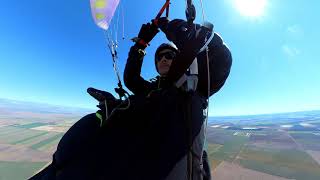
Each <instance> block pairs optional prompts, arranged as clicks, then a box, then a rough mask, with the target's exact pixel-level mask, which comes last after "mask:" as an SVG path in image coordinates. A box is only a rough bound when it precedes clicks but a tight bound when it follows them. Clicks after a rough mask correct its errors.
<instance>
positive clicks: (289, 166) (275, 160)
mask: <svg viewBox="0 0 320 180" xmlns="http://www.w3.org/2000/svg"><path fill="white" fill-rule="evenodd" d="M240 157H241V158H240V164H241V165H242V166H243V167H245V168H248V169H253V170H256V171H260V172H264V173H267V174H272V175H276V176H281V177H285V178H289V179H290V178H291V179H301V180H302V179H303V180H316V179H320V166H319V165H318V164H317V163H316V162H315V161H314V160H313V159H312V158H311V157H310V156H309V155H308V154H307V153H305V152H303V151H298V150H272V149H268V150H266V149H259V148H250V149H249V148H246V149H244V150H243V151H242V152H241V154H240Z"/></svg>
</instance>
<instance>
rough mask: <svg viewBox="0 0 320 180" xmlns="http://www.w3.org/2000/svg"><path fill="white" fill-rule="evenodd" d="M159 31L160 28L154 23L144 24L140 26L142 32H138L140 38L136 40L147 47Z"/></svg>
mask: <svg viewBox="0 0 320 180" xmlns="http://www.w3.org/2000/svg"><path fill="white" fill-rule="evenodd" d="M158 32H159V29H158V27H157V26H156V25H155V24H153V23H152V24H150V23H147V24H142V26H141V28H140V32H139V34H138V38H137V39H136V42H137V43H138V44H139V45H142V46H144V47H147V45H148V44H149V42H150V41H151V40H152V39H153V38H154V37H155V36H156V35H157V33H158ZM134 41H135V40H134Z"/></svg>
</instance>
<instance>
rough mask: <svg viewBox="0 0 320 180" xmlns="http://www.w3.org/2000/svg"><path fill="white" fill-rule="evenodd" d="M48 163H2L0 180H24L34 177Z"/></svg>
mask: <svg viewBox="0 0 320 180" xmlns="http://www.w3.org/2000/svg"><path fill="white" fill-rule="evenodd" d="M45 164H47V162H5V161H0V180H23V179H27V178H29V177H30V176H32V175H33V173H34V172H35V171H37V170H38V169H40V168H42V167H43V166H44V165H45Z"/></svg>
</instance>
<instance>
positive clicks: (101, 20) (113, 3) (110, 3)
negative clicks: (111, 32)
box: [90, 0, 120, 30]
mask: <svg viewBox="0 0 320 180" xmlns="http://www.w3.org/2000/svg"><path fill="white" fill-rule="evenodd" d="M119 1H120V0H90V6H91V12H92V17H93V19H94V21H95V22H96V24H97V25H98V26H99V27H101V28H102V29H104V30H107V29H108V27H109V24H110V22H111V19H112V17H113V14H114V12H115V11H116V9H117V6H118V4H119Z"/></svg>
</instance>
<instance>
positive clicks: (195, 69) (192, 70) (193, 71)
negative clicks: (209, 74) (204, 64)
mask: <svg viewBox="0 0 320 180" xmlns="http://www.w3.org/2000/svg"><path fill="white" fill-rule="evenodd" d="M213 37H214V32H212V34H211V36H210V37H209V39H208V40H207V41H206V43H205V44H204V45H203V46H202V48H201V49H200V50H199V52H198V54H200V53H201V52H203V51H204V50H206V49H207V48H208V45H209V43H210V42H211V41H212V39H213ZM189 69H190V75H191V76H190V75H187V74H186V73H185V74H183V75H182V76H181V77H180V78H179V79H178V81H177V82H176V84H175V85H176V87H177V88H180V87H181V86H182V85H183V84H184V83H185V82H186V81H187V80H188V79H190V80H189V85H188V88H187V90H189V87H190V86H194V85H195V88H194V89H193V88H192V89H193V90H196V87H197V84H198V79H197V80H195V77H194V76H197V75H198V70H199V69H198V63H197V57H196V58H195V59H194V60H193V62H192V64H191V65H190V67H189ZM192 76H193V77H192ZM194 80H195V81H196V82H192V81H194Z"/></svg>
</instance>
